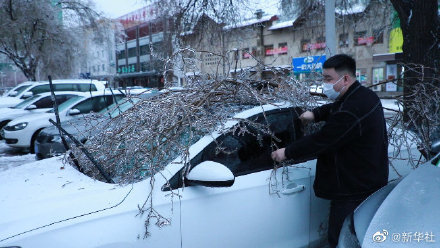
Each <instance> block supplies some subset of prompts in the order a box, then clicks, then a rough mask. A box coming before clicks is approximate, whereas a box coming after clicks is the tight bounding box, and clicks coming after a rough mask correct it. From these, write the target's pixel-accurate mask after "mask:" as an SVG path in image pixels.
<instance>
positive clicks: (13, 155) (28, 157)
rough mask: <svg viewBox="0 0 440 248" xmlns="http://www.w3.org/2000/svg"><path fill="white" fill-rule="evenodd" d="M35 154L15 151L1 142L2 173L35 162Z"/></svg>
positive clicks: (0, 169)
mask: <svg viewBox="0 0 440 248" xmlns="http://www.w3.org/2000/svg"><path fill="white" fill-rule="evenodd" d="M35 160H36V159H35V154H30V153H28V152H24V151H20V150H17V149H13V148H11V147H9V146H7V145H6V144H5V141H4V140H0V171H4V170H7V169H9V168H13V167H17V166H20V165H22V164H26V163H30V162H32V161H35Z"/></svg>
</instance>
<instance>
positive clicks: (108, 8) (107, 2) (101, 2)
mask: <svg viewBox="0 0 440 248" xmlns="http://www.w3.org/2000/svg"><path fill="white" fill-rule="evenodd" d="M92 1H93V2H94V3H95V4H96V9H97V11H98V12H104V15H105V16H106V17H109V18H117V17H120V16H123V15H125V14H128V13H130V12H132V11H134V10H137V9H140V8H142V7H144V6H145V5H146V1H145V0H92Z"/></svg>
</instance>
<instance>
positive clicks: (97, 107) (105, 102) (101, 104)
mask: <svg viewBox="0 0 440 248" xmlns="http://www.w3.org/2000/svg"><path fill="white" fill-rule="evenodd" d="M115 97H116V99H117V100H118V99H121V98H122V97H123V96H122V95H118V96H115ZM113 102H114V99H113V96H96V97H92V98H89V99H87V100H85V101H83V102H81V103H79V104H77V105H75V106H74V107H73V108H74V109H78V110H79V112H80V113H81V114H85V113H89V112H91V111H93V112H99V111H101V110H103V109H104V108H106V107H107V106H109V105H111V104H112V103H113Z"/></svg>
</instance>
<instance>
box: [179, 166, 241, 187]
mask: <svg viewBox="0 0 440 248" xmlns="http://www.w3.org/2000/svg"><path fill="white" fill-rule="evenodd" d="M185 181H186V184H187V185H193V186H195V185H200V186H206V187H230V186H232V185H233V184H234V181H235V177H234V174H232V171H231V170H230V169H229V168H228V167H226V166H224V165H222V164H220V163H217V162H214V161H204V162H202V163H200V164H198V165H196V166H195V167H194V168H193V169H192V170H191V171H190V172H189V173H188V175H187V177H186V180H185Z"/></svg>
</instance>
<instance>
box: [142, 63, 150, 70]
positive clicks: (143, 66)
mask: <svg viewBox="0 0 440 248" xmlns="http://www.w3.org/2000/svg"><path fill="white" fill-rule="evenodd" d="M149 70H150V63H148V62H142V63H141V71H149Z"/></svg>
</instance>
